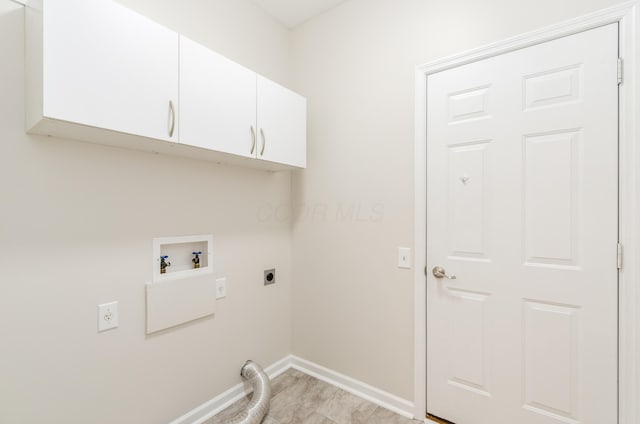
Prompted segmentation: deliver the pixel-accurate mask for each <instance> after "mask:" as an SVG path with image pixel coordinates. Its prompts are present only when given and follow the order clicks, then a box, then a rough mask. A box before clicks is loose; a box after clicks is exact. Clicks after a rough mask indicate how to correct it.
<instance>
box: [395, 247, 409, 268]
mask: <svg viewBox="0 0 640 424" xmlns="http://www.w3.org/2000/svg"><path fill="white" fill-rule="evenodd" d="M398 268H406V269H411V248H409V247H398Z"/></svg>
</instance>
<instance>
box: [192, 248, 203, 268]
mask: <svg viewBox="0 0 640 424" xmlns="http://www.w3.org/2000/svg"><path fill="white" fill-rule="evenodd" d="M191 254H193V255H194V257H193V259H191V262H193V268H195V269H197V268H200V255H202V252H191Z"/></svg>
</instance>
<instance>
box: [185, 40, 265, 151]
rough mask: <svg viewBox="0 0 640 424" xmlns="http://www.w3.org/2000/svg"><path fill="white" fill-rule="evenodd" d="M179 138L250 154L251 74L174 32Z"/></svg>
mask: <svg viewBox="0 0 640 424" xmlns="http://www.w3.org/2000/svg"><path fill="white" fill-rule="evenodd" d="M180 110H181V112H180V142H181V143H184V144H188V145H191V146H197V147H202V148H205V149H212V150H216V151H219V152H224V153H231V154H234V155H239V156H245V157H255V154H256V150H257V147H256V142H257V140H256V131H257V130H256V73H255V72H253V71H251V70H249V69H247V68H245V67H243V66H241V65H238V64H237V63H235V62H232V61H231V60H229V59H227V58H225V57H224V56H221V55H219V54H218V53H215V52H213V51H211V50H209V49H208V48H206V47H204V46H202V45H200V44H198V43H196V42H194V41H192V40H190V39H188V38H186V37H184V36H180Z"/></svg>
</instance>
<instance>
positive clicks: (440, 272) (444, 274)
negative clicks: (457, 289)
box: [431, 266, 456, 280]
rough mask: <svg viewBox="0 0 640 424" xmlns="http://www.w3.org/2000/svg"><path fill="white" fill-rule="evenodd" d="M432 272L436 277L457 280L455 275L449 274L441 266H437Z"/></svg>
mask: <svg viewBox="0 0 640 424" xmlns="http://www.w3.org/2000/svg"><path fill="white" fill-rule="evenodd" d="M431 273H432V274H433V276H434V277H436V278H446V279H448V280H455V279H456V276H455V275H447V272H446V271H445V270H444V268H442V267H441V266H437V267H435V268H433V269H432V270H431Z"/></svg>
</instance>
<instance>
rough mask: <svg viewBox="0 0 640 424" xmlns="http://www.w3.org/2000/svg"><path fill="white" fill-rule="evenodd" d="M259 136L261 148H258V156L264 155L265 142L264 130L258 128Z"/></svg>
mask: <svg viewBox="0 0 640 424" xmlns="http://www.w3.org/2000/svg"><path fill="white" fill-rule="evenodd" d="M260 136H261V137H262V149H260V156H262V155H264V146H266V144H267V139H266V137H265V136H264V131H263V129H262V128H260Z"/></svg>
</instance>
